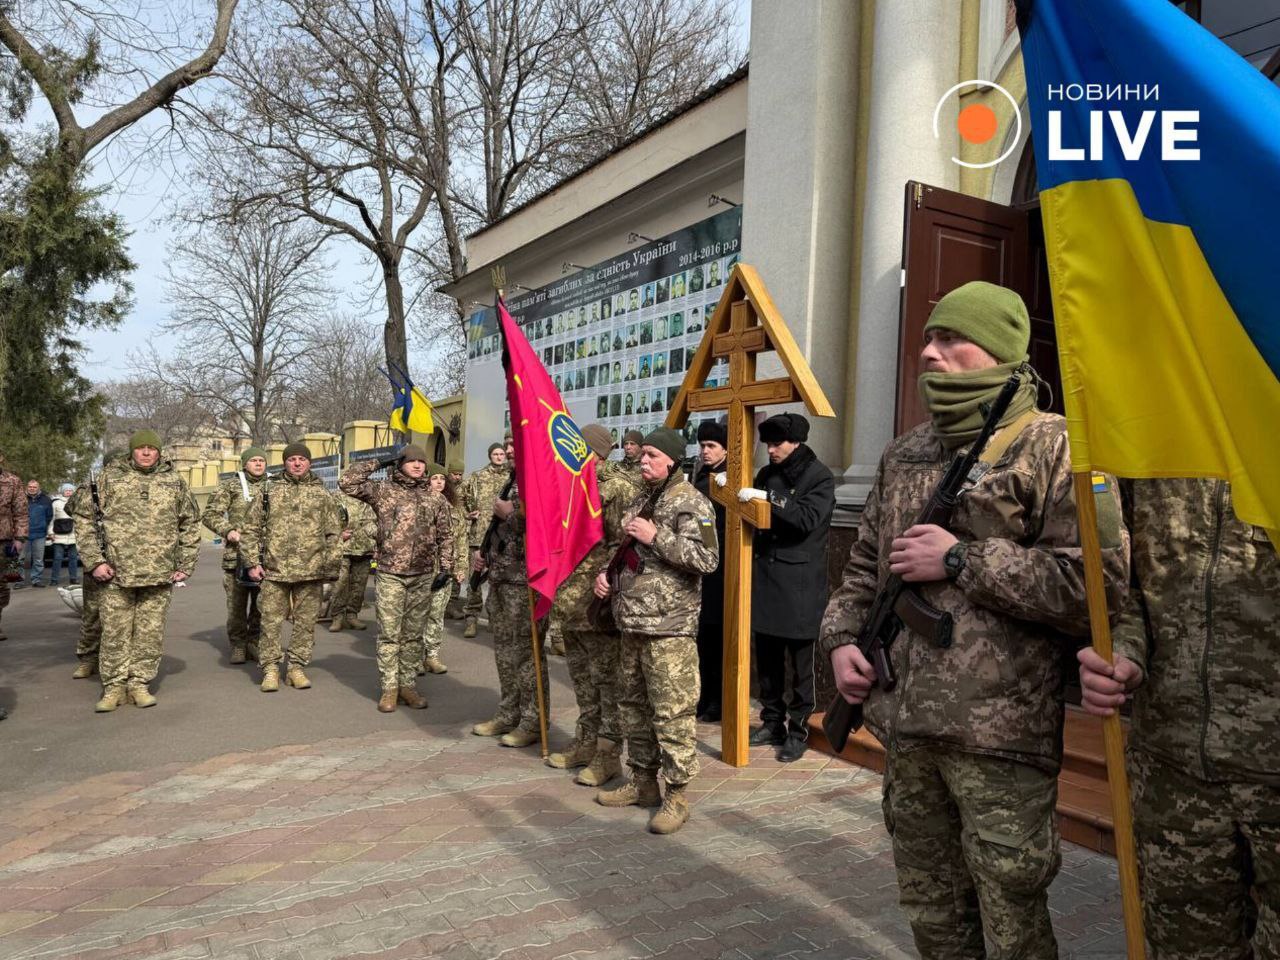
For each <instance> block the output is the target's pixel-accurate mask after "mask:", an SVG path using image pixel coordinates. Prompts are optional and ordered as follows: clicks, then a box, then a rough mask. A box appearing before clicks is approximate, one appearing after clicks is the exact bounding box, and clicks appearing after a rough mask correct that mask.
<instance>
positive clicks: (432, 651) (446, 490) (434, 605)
mask: <svg viewBox="0 0 1280 960" xmlns="http://www.w3.org/2000/svg"><path fill="white" fill-rule="evenodd" d="M427 480H428V481H429V482H430V484H431V489H432V490H433V491H434V492H435V493H438V494H440V496H442V497H444V499H445V501H446V502H447V503H448V504H449V517H450V519H451V521H452V523H453V542H454V550H455V551H456V550H458V549H459V547H458V545H459V544H463V543H466V542H467V536H468V531H469V529H470V527H471V521H470V520H468V519H467V512H466V509H465V508H464V507H463V506H462V494H461V493H460V492H459V490H458V488H457V486H455V485H454V483H453V481H452V480H450V479H449V476H448V474H446V473H445V469H444V467H442V466H440V465H439V464H438V463H433V464H431V466H429V467H428V468H427ZM433 572H434V573H435V574H437V575H438V574H440V573H441V572H442V571H441V568H440V564H439V563H438V562H437V564H436V569H435V570H434V571H433ZM465 576H466V572H465V568H464V566H463V565H462V564H460V563H458V562H457V560H456V559H455V561H454V570H453V575H452V576H451V577H450V578H449V585H448V586H446V587H444V588H442V589H440V590H437V591H434V592H433V593H432V594H431V604H430V606H429V607H428V608H427V620H426V625H425V627H424V628H423V634H422V665H421V667H420V668H419V670H418V673H420V674H422V673H448V672H449V668H448V667H447V666H445V664H444V661H443V660H441V659H440V644H441V643H442V642H443V641H444V618H445V608H446V607H447V606H448V604H449V600H450V594H449V590H450V588H451V587H456V586H458V585H459V584H460V583H461V582H462V580H463V578H464V577H465Z"/></svg>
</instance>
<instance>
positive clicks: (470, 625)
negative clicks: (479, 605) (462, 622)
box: [462, 617, 476, 640]
mask: <svg viewBox="0 0 1280 960" xmlns="http://www.w3.org/2000/svg"><path fill="white" fill-rule="evenodd" d="M462 635H463V636H464V637H466V638H467V639H468V640H470V639H471V638H472V637H474V636H475V635H476V618H475V617H467V626H466V628H465V629H464V630H463V631H462Z"/></svg>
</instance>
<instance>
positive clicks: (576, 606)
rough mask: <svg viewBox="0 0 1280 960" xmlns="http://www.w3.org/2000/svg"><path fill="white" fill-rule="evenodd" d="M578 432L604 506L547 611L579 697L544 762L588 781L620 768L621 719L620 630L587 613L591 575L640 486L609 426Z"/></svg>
mask: <svg viewBox="0 0 1280 960" xmlns="http://www.w3.org/2000/svg"><path fill="white" fill-rule="evenodd" d="M582 437H583V439H584V440H586V441H587V444H588V445H589V446H590V447H591V451H592V454H591V455H592V456H593V457H594V458H595V461H596V486H597V488H598V490H599V493H600V503H601V506H602V507H603V508H604V539H603V540H601V541H600V542H599V543H597V544H596V545H595V546H594V547H593V548H592V550H591V552H590V553H588V554H587V555H586V556H585V557H583V558H582V562H581V563H579V564H578V566H577V567H576V568H575V569H574V571H573V573H572V574H570V576H569V579H567V580H566V581H565V582H564V583H562V584H560V589H559V590H557V591H556V600H555V606H554V608H553V609H552V615H553V616H555V617H557V618H558V619H559V621H560V623H561V625H562V630H563V633H564V646H565V661H566V662H567V663H568V666H569V679H570V681H571V682H572V683H573V694H574V698H575V699H576V700H577V702H578V723H577V726H576V728H575V730H574V738H573V743H572V744H571V745H570V746H569V749H568V750H566V751H564V752H562V753H553V754H551V756H549V757H548V758H547V763H548V764H549V765H551V766H553V767H558V768H561V769H566V768H572V767H586V768H587V769H586V770H583V771H582V772H581V773H579V774H578V776H577V778H576V779H577V782H578V783H581V784H583V785H584V786H589V787H599V786H603V785H604V784H606V783H608V782H609V781H610V780H612V779H613V778H614V777H615V776H617V775H618V774H620V773H621V772H622V764H621V761H620V759H619V757H620V756H621V752H622V737H623V733H624V731H623V730H622V721H621V719H620V717H619V715H618V655H619V650H620V648H621V644H622V635H621V634H620V633H618V631H617V630H609V631H602V630H599V629H598V628H597V627H596V626H595V625H594V624H592V623H591V621H590V620H589V619H588V617H587V608H588V607H589V606H590V604H591V600H592V597H593V594H592V589H593V587H594V586H595V580H596V577H597V576H598V575H599V574H600V572H601V571H602V570H604V569H605V568H606V567H608V565H609V560H610V559H611V558H612V557H613V554H614V551H616V550H617V547H618V544H619V543H620V542H621V540H622V536H623V534H622V521H623V517H624V515H625V513H626V510H627V508H628V507H630V506H631V504H632V503H633V502H634V501H635V499H636V497H637V496H638V495H639V494H640V492H641V491H642V490H643V484H642V483H639V482H637V481H636V480H634V479H633V478H632V476H631V474H630V473H628V472H626V471H624V470H622V469H621V468H620V467H619V466H618V465H617V464H616V463H613V462H611V461H610V460H609V459H608V457H609V453H610V451H612V449H613V439H612V437H610V436H609V429H608V428H607V427H604V426H601V425H600V424H598V423H592V424H588V425H587V426H585V427H583V428H582Z"/></svg>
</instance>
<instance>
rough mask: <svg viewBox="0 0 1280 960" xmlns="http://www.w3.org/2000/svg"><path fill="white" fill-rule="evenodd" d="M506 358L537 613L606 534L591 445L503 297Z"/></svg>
mask: <svg viewBox="0 0 1280 960" xmlns="http://www.w3.org/2000/svg"><path fill="white" fill-rule="evenodd" d="M497 310H498V329H499V330H500V331H501V332H502V343H503V349H502V365H503V367H504V368H505V369H506V372H507V403H508V405H509V406H510V408H511V435H512V437H513V438H514V439H515V444H516V486H517V488H518V490H519V493H520V502H521V503H522V504H523V506H524V512H525V545H526V557H527V562H528V567H529V586H530V588H531V589H532V590H533V592H534V596H535V601H534V615H535V616H537V617H542V616H544V615H545V614H546V613H548V612H549V611H550V610H551V601H552V600H553V599H554V597H555V595H556V589H557V588H558V587H559V586H560V584H562V583H563V582H564V581H565V580H567V579H568V578H569V574H571V573H572V572H573V570H574V568H575V567H576V566H577V565H578V563H579V562H580V561H581V560H582V558H583V557H585V556H586V555H587V554H588V553H589V552H590V551H591V548H592V547H593V546H595V545H596V543H597V542H599V540H600V539H601V538H602V537H603V536H604V520H603V517H602V512H601V509H600V492H599V490H598V489H597V488H596V465H595V460H594V458H592V457H591V456H590V454H591V448H590V447H588V446H587V441H586V440H584V439H583V437H582V432H581V431H580V430H579V429H578V425H577V424H576V423H574V422H573V419H572V418H571V417H570V416H569V412H568V411H567V410H566V409H565V405H564V401H563V400H562V399H561V398H560V391H559V390H557V389H556V387H555V384H554V383H552V381H551V375H550V374H548V373H547V371H546V368H545V367H543V365H542V361H541V360H539V359H538V355H537V353H535V352H534V350H533V348H532V347H530V346H529V341H528V340H526V339H525V336H524V334H523V333H522V332H521V331H520V327H519V326H518V325H517V324H516V322H515V321H514V320H512V319H511V314H510V313H508V312H507V305H506V303H504V302H503V300H502V299H501V298H499V299H498V307H497Z"/></svg>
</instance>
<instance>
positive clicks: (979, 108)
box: [933, 80, 1022, 170]
mask: <svg viewBox="0 0 1280 960" xmlns="http://www.w3.org/2000/svg"><path fill="white" fill-rule="evenodd" d="M966 87H978V88H980V89H986V90H994V91H996V92H997V93H999V94H1001V95H1002V96H1003V97H1004V98H1005V99H1006V100H1008V101H1009V106H1010V107H1012V108H1013V111H1012V113H1013V122H1014V130H1013V136H1012V138H1010V139H1009V146H1008V147H1007V148H1006V149H1005V151H1004V152H1003V153H1002V154H1000V156H998V157H996V158H995V159H994V160H988V161H986V162H985V163H972V162H970V161H968V160H961V159H960V158H959V157H952V158H951V162H952V163H956V164H959V165H960V166H962V167H969V168H970V169H972V170H982V169H984V168H986V167H994V166H995V165H996V164H997V163H999V162H1000V161H1001V160H1004V159H1006V158H1007V157H1008V156H1009V155H1010V154H1011V153H1013V151H1014V150H1015V149H1017V146H1018V142H1019V141H1020V140H1021V139H1022V111H1021V110H1020V109H1018V101H1017V100H1015V99H1014V98H1013V96H1012V95H1011V94H1010V93H1009V91H1008V90H1006V89H1005V88H1004V87H1002V86H1000V84H998V83H992V82H991V81H990V80H963V81H961V82H960V83H957V84H956V85H955V86H954V87H952V88H951V89H950V90H948V91H947V92H946V93H944V94H943V95H942V96H941V97H940V98H939V99H938V105H937V106H936V107H934V108H933V136H934V138H935V139H936V138H938V137H940V136H941V133H940V131H939V120H940V119H941V117H942V109H943V107H944V106H947V104H948V103H949V102H950V101H951V100H952V99H953V97H954V96H955V95H957V94H959V92H960V91H961V90H964V89H965V88H966ZM956 132H957V133H959V134H960V139H961V140H963V141H964V142H965V143H972V144H975V145H979V144H983V143H987V142H989V141H990V140H992V139H993V138H994V137H996V136H997V135H999V134H1000V118H999V117H997V116H996V112H995V111H994V110H992V109H991V107H989V106H987V105H986V104H985V103H971V104H969V105H968V106H967V107H962V108H961V109H960V110H958V111H957V113H956Z"/></svg>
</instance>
